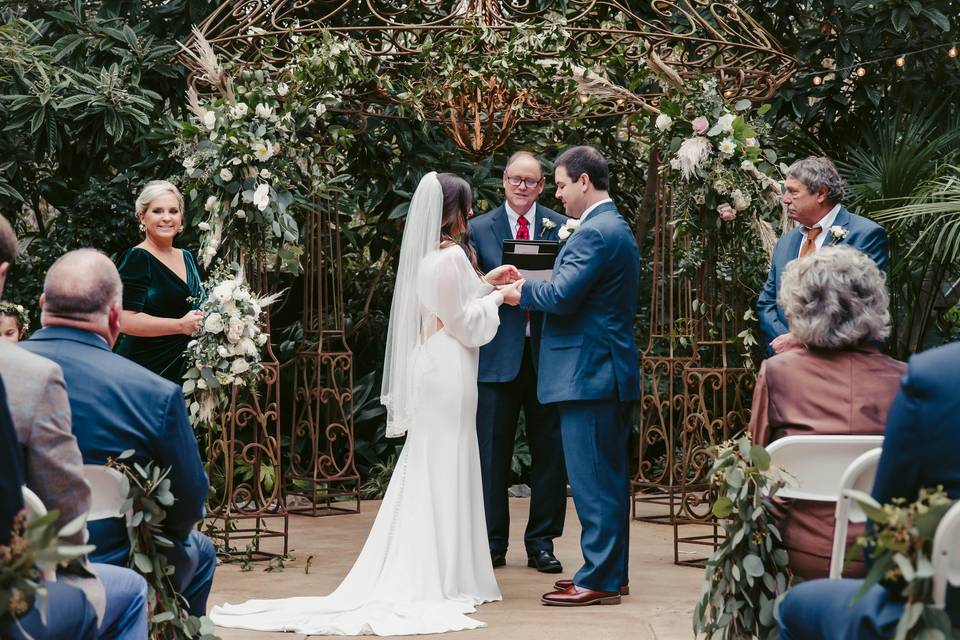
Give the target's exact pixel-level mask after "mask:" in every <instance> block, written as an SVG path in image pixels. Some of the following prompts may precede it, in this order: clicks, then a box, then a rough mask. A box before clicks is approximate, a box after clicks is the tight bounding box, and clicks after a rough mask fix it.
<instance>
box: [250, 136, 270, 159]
mask: <svg viewBox="0 0 960 640" xmlns="http://www.w3.org/2000/svg"><path fill="white" fill-rule="evenodd" d="M251 149H253V156H254V157H255V158H256V159H257V160H259V161H260V162H266V161H267V160H269V159H270V158H272V157H273V152H274V147H273V144H272V143H271V142H270V141H269V140H260V141H258V142H255V143H254V144H253V146H252V147H251Z"/></svg>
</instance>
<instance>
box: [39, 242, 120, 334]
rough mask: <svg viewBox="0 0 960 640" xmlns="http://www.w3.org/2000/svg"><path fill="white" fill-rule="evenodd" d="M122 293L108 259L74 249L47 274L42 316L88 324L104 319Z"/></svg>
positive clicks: (44, 282) (92, 252)
mask: <svg viewBox="0 0 960 640" xmlns="http://www.w3.org/2000/svg"><path fill="white" fill-rule="evenodd" d="M122 293H123V285H122V283H121V282H120V274H119V273H118V272H117V268H116V267H115V266H114V265H113V262H111V261H110V258H108V257H107V256H105V255H103V254H102V253H100V252H99V251H97V250H95V249H77V250H76V251H70V252H68V253H65V254H63V255H62V256H60V259H58V260H57V261H56V262H54V263H53V266H52V267H50V270H49V271H47V277H46V279H45V280H44V281H43V297H44V304H43V313H44V316H56V317H58V318H63V319H67V320H76V321H84V320H92V319H94V317H95V316H101V315H103V316H105V315H106V314H107V313H108V311H109V308H110V305H111V303H117V304H119V303H120V301H121V296H122ZM44 324H45V325H46V324H48V323H47V322H46V321H44ZM49 324H54V323H53V322H51V323H49Z"/></svg>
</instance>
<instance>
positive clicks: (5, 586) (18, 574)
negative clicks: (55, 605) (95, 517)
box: [0, 509, 94, 638]
mask: <svg viewBox="0 0 960 640" xmlns="http://www.w3.org/2000/svg"><path fill="white" fill-rule="evenodd" d="M59 517H60V512H59V511H57V510H56V509H54V510H53V511H48V512H47V513H46V515H43V516H40V517H38V518H34V519H33V520H30V521H29V522H27V512H26V510H25V509H23V510H21V511H20V513H18V514H17V516H16V518H14V521H13V523H12V526H11V527H10V543H9V544H6V545H0V634H4V635H3V637H7V636H6V635H5V632H6V631H7V630H8V629H9V628H10V627H11V626H16V628H17V629H18V630H19V631H20V632H21V633H22V634H23V636H24V637H26V638H29V637H30V636H29V634H27V633H26V631H25V630H24V629H23V627H21V626H20V618H21V617H23V616H24V615H26V614H27V613H29V612H30V610H31V609H32V608H33V607H34V606H36V607H39V610H40V615H41V617H45V616H46V612H47V589H46V587H44V586H43V583H42V582H41V574H40V568H39V567H40V566H41V565H45V564H52V563H55V564H60V563H64V562H68V561H70V560H73V559H74V558H79V557H80V556H82V555H84V554H87V553H90V552H91V551H93V550H94V547H93V545H67V544H62V543H61V541H60V539H61V538H65V537H68V536H72V535H74V534H76V533H78V532H79V531H80V530H81V529H83V526H84V524H85V523H86V514H84V515H81V516H78V517H76V518H74V519H73V520H71V521H70V522H68V523H67V524H65V525H64V526H63V527H61V528H60V529H57V518H59Z"/></svg>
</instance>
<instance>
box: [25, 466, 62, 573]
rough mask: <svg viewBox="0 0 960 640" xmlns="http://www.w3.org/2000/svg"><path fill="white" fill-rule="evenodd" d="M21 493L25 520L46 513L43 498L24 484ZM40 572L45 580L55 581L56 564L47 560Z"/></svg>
mask: <svg viewBox="0 0 960 640" xmlns="http://www.w3.org/2000/svg"><path fill="white" fill-rule="evenodd" d="M21 493H23V506H24V508H25V509H26V510H27V522H29V521H31V520H34V519H36V518H40V517H42V516H45V515H47V508H46V507H45V506H43V500H41V499H40V496H38V495H37V494H35V493H34V492H33V491H31V490H30V489H28V488H27V486H26V485H24V486H23V488H22V489H21ZM40 573H42V574H43V579H44V580H46V581H47V582H56V581H57V565H56V563H54V562H48V563H46V564H44V565H41V566H40Z"/></svg>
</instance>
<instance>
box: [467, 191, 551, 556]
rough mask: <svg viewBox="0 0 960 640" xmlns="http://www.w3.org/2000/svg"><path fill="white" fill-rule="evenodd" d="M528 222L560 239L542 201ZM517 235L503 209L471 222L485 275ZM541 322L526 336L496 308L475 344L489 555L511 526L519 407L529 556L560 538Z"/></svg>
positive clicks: (503, 546)
mask: <svg viewBox="0 0 960 640" xmlns="http://www.w3.org/2000/svg"><path fill="white" fill-rule="evenodd" d="M526 217H527V218H528V220H529V222H530V223H531V225H530V226H531V229H532V231H533V236H532V239H534V240H557V233H558V231H559V229H560V226H561V225H562V224H563V223H564V222H566V221H567V220H568V218H567V217H566V216H562V215H560V214H559V213H557V212H555V211H553V210H551V209H548V208H547V207H544V206H543V205H541V204H539V203H534V205H533V206H532V207H531V209H530V211H528V212H527V214H526ZM531 218H532V219H531ZM544 218H546V219H548V220H550V222H551V223H552V224H553V227H552V228H550V229H547V228H545V225H544V224H543V219H544ZM514 235H515V234H514V232H513V229H511V228H510V220H509V216H508V215H507V210H506V207H505V206H504V205H501V206H499V207H497V208H496V209H494V210H493V211H490V212H489V213H485V214H483V215H481V216H477V217H475V218H473V219H471V220H470V242H471V244H472V245H473V247H474V249H476V251H477V263H478V265H479V266H480V269H481V270H483V271H484V272H487V271H490V270H492V269H494V268H495V267H498V266H500V264H501V258H502V255H503V241H504V240H507V239H513V238H514ZM542 322H543V315H542V314H540V313H532V314H531V315H530V336H529V337H527V336H526V327H527V319H526V313H525V312H524V311H523V310H521V309H518V308H517V307H512V306H509V305H501V306H500V328H499V329H498V330H497V335H496V337H494V339H493V340H492V341H491V342H489V343H487V344H486V345H484V346H482V347H480V369H479V372H478V375H477V382H478V385H477V386H478V394H477V439H478V440H479V443H480V468H481V476H482V480H483V502H484V505H483V506H484V511H485V513H486V520H487V537H488V540H489V542H490V551H491V552H492V553H494V554H501V555H502V554H506V551H507V543H508V537H509V529H510V511H509V507H508V503H507V488H508V486H509V484H510V478H511V474H512V471H511V467H510V463H511V460H512V458H513V448H514V447H513V445H514V440H515V438H516V431H517V420H518V418H519V414H520V407H521V406H522V407H523V411H524V417H525V420H526V432H527V443H528V445H529V448H530V457H531V468H530V488H531V495H530V515H529V519H528V521H527V529H526V532H525V534H524V544H525V546H526V550H527V554H528V555H531V554H533V553H535V552H537V551H540V550H546V551H550V552H552V551H553V539H554V538H556V537H558V536H560V535H561V534H562V533H563V522H564V517H565V515H566V503H567V483H566V473H565V469H564V462H563V443H562V441H561V438H560V422H559V418H558V416H557V411H556V408H555V407H552V406H544V405H542V404H540V402H539V401H538V400H537V390H536V383H537V381H536V362H537V355H538V353H539V349H540V331H541V324H542Z"/></svg>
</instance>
